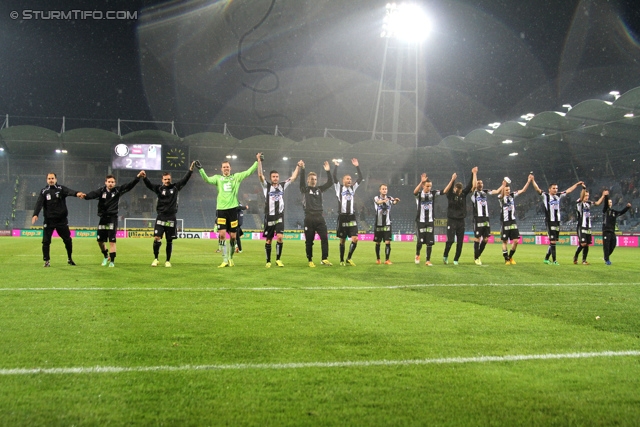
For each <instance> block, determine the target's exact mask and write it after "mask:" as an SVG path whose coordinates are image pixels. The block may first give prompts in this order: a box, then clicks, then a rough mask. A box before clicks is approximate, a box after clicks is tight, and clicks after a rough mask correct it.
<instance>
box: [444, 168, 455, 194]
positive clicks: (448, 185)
mask: <svg viewBox="0 0 640 427" xmlns="http://www.w3.org/2000/svg"><path fill="white" fill-rule="evenodd" d="M457 177H458V174H457V173H455V172H454V173H453V175H451V181H449V183H448V184H447V186H446V187H444V190H442V194H447V193H448V192H449V190H451V187H452V186H453V183H454V182H456V178H457Z"/></svg>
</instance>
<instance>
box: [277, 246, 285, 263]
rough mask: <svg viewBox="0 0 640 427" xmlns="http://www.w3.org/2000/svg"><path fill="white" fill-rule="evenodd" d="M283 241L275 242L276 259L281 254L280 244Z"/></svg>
mask: <svg viewBox="0 0 640 427" xmlns="http://www.w3.org/2000/svg"><path fill="white" fill-rule="evenodd" d="M283 244H284V242H276V259H280V255H282V245H283Z"/></svg>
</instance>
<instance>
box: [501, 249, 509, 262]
mask: <svg viewBox="0 0 640 427" xmlns="http://www.w3.org/2000/svg"><path fill="white" fill-rule="evenodd" d="M502 256H503V257H504V260H505V261H509V253H508V252H507V250H506V249H503V250H502Z"/></svg>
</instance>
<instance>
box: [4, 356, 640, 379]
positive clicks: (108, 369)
mask: <svg viewBox="0 0 640 427" xmlns="http://www.w3.org/2000/svg"><path fill="white" fill-rule="evenodd" d="M629 356H634V357H635V356H640V351H639V350H626V351H601V352H591V353H560V354H519V355H511V356H478V357H448V358H435V359H412V360H362V361H344V362H299V363H237V364H227V365H182V366H132V367H125V366H95V367H75V368H14V369H0V376H10V375H36V374H48V375H67V374H117V373H127V372H189V371H225V370H288V369H307V368H368V367H377V366H382V367H386V366H420V365H449V364H467V363H495V362H522V361H529V360H562V359H593V358H600V357H629Z"/></svg>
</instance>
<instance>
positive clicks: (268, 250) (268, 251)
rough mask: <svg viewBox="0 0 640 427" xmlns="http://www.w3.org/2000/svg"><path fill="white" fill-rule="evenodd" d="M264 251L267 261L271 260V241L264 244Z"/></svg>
mask: <svg viewBox="0 0 640 427" xmlns="http://www.w3.org/2000/svg"><path fill="white" fill-rule="evenodd" d="M264 253H265V255H266V256H267V262H271V243H265V244H264Z"/></svg>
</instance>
